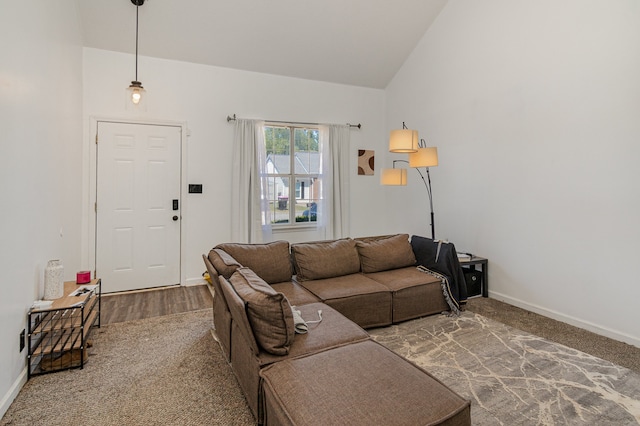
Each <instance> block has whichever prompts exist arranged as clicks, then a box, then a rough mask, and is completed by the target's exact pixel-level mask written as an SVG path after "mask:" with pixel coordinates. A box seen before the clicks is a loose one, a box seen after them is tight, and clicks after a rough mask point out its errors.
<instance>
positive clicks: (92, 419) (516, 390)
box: [0, 309, 640, 425]
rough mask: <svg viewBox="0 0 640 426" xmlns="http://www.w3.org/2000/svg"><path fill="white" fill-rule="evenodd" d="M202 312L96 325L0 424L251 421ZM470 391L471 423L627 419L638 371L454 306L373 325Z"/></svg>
mask: <svg viewBox="0 0 640 426" xmlns="http://www.w3.org/2000/svg"><path fill="white" fill-rule="evenodd" d="M211 315H212V311H211V309H206V310H202V311H196V312H190V313H183V314H175V315H169V316H164V317H156V318H150V319H146V320H137V321H130V322H125V323H117V324H111V325H106V326H103V327H102V328H101V329H96V330H95V332H94V334H93V340H94V346H93V348H91V349H90V356H89V361H88V364H87V365H86V366H85V368H84V369H83V370H70V371H63V372H58V373H54V374H49V375H44V376H37V377H34V378H33V379H31V380H30V381H29V382H28V383H27V384H26V385H25V386H24V388H23V389H22V390H21V392H20V394H19V395H18V397H17V398H16V400H15V401H14V402H13V404H12V405H11V407H10V408H9V410H8V411H7V413H6V415H5V416H4V417H3V419H2V420H0V425H209V424H213V425H252V424H254V422H253V418H252V417H251V414H250V412H249V409H248V407H247V405H246V402H245V400H244V397H243V396H242V393H241V391H240V389H239V387H238V384H237V382H236V380H235V378H234V376H233V373H232V372H231V369H230V367H229V365H228V364H227V363H226V361H224V359H223V357H222V355H221V352H220V349H219V347H218V345H217V343H216V342H215V341H214V340H213V338H212V336H211V333H210V329H211V326H212V321H211ZM371 333H372V334H373V335H374V336H375V337H376V339H377V340H379V341H381V342H382V343H384V344H386V345H388V346H389V347H391V348H392V349H393V350H395V351H396V352H398V353H400V354H401V355H403V356H406V357H407V358H409V359H412V360H414V361H415V362H416V363H417V364H419V365H422V366H423V367H426V369H428V370H429V371H430V372H432V373H433V374H434V375H435V376H437V377H439V378H440V379H442V380H443V381H444V382H445V383H446V384H447V385H449V386H450V387H451V388H453V389H454V390H456V391H457V392H458V393H460V394H462V395H463V396H465V397H467V398H469V399H471V400H472V401H473V402H472V420H473V424H474V425H496V424H503V425H519V424H526V425H529V424H549V425H552V424H558V425H559V424H585V425H586V424H589V425H596V424H597V425H607V424H615V425H628V424H638V422H639V419H640V405H639V399H640V375H638V374H636V373H633V372H631V371H629V370H627V369H625V368H622V367H618V366H616V365H614V364H611V363H608V362H606V361H603V360H600V359H598V358H595V357H592V356H589V355H586V354H584V353H581V352H579V351H576V350H573V349H569V348H567V347H564V346H562V345H558V344H555V343H551V342H549V341H546V340H544V339H540V338H537V337H535V336H533V335H530V334H527V333H523V332H520V331H517V330H515V329H512V328H510V327H507V326H504V325H502V324H500V323H497V322H494V321H491V320H488V319H486V318H484V317H482V316H477V315H475V314H473V313H471V312H465V313H464V315H463V317H462V318H460V319H455V318H448V317H445V316H438V315H436V316H432V317H428V318H423V319H419V320H415V321H409V322H406V323H403V324H400V325H398V326H393V327H385V328H381V329H377V330H372V331H371Z"/></svg>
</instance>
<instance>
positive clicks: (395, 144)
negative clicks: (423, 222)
mask: <svg viewBox="0 0 640 426" xmlns="http://www.w3.org/2000/svg"><path fill="white" fill-rule="evenodd" d="M402 127H403V129H402V130H393V131H392V132H391V137H390V139H389V151H390V152H400V153H408V154H409V161H407V160H393V168H391V169H382V173H381V176H380V183H381V184H382V185H392V186H406V185H407V169H396V163H398V162H401V163H407V164H409V167H411V168H412V169H415V170H416V171H417V172H418V174H419V175H420V178H421V179H422V182H423V183H424V187H425V188H426V190H427V197H428V198H429V211H430V215H431V238H432V239H434V240H435V239H436V230H435V219H434V218H435V215H434V213H433V196H432V192H431V176H430V175H429V167H435V166H437V165H438V148H436V147H427V146H426V142H425V140H424V139H418V132H417V131H416V130H409V129H407V127H406V126H405V124H404V122H403V123H402ZM420 167H424V168H425V173H422V172H421V171H420ZM425 175H426V179H425Z"/></svg>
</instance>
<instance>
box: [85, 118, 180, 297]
mask: <svg viewBox="0 0 640 426" xmlns="http://www.w3.org/2000/svg"><path fill="white" fill-rule="evenodd" d="M181 131H182V129H181V128H180V127H179V126H162V125H146V124H131V123H116V122H106V121H99V122H98V133H97V139H96V140H97V144H98V145H97V180H96V182H97V185H96V276H97V277H100V278H101V279H102V291H103V292H115V291H125V290H135V289H141V288H150V287H160V286H167V285H173V284H179V283H180V208H181V200H180V175H181V172H180V167H181V166H180V165H181V159H180V154H181Z"/></svg>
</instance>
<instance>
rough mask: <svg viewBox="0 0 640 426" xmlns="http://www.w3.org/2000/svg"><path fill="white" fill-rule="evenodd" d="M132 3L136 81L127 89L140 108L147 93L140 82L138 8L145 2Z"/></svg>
mask: <svg viewBox="0 0 640 426" xmlns="http://www.w3.org/2000/svg"><path fill="white" fill-rule="evenodd" d="M131 3H133V4H134V5H135V6H136V79H135V80H134V81H132V82H131V85H130V86H129V87H128V88H127V93H128V98H129V100H130V101H131V102H133V105H135V106H138V105H140V102H142V99H143V98H142V97H143V95H144V93H145V90H144V87H142V83H140V81H138V8H139V7H140V6H142V5H143V4H144V0H131Z"/></svg>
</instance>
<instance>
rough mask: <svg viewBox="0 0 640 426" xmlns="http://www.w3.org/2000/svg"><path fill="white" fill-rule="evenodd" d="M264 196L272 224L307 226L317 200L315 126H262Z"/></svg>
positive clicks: (312, 219) (319, 165) (318, 197)
mask: <svg viewBox="0 0 640 426" xmlns="http://www.w3.org/2000/svg"><path fill="white" fill-rule="evenodd" d="M264 139H265V146H266V154H267V155H266V167H265V170H266V179H267V191H268V194H267V198H268V203H269V210H270V213H271V215H270V216H271V223H272V224H274V225H278V224H288V225H294V224H295V225H309V224H312V223H313V224H315V222H316V221H317V217H318V216H317V213H318V207H319V204H320V203H321V198H322V197H321V183H320V180H319V176H320V168H321V161H320V144H319V141H318V129H317V128H313V127H297V126H288V125H278V126H276V125H269V124H267V125H265V128H264Z"/></svg>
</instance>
